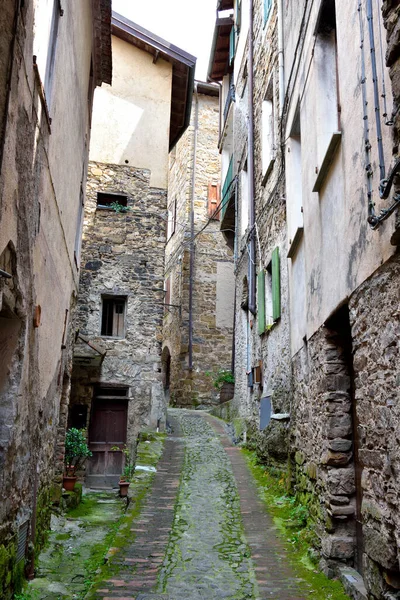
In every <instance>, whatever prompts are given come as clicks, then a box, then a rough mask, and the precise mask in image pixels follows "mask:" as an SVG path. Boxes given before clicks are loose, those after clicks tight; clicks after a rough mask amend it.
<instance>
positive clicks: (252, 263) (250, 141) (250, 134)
mask: <svg viewBox="0 0 400 600" xmlns="http://www.w3.org/2000/svg"><path fill="white" fill-rule="evenodd" d="M249 7H250V9H249V55H248V69H247V70H248V78H249V79H248V82H249V117H248V130H247V145H248V156H247V166H248V173H249V202H250V219H249V220H250V223H249V225H250V242H249V310H250V312H252V313H253V315H255V314H256V260H255V258H256V253H255V239H254V238H255V206H254V107H253V95H254V80H253V69H254V61H253V53H254V48H253V46H254V42H253V0H250V1H249Z"/></svg>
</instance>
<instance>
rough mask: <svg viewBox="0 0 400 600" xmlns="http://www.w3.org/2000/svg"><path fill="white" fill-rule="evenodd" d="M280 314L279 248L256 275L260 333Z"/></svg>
mask: <svg viewBox="0 0 400 600" xmlns="http://www.w3.org/2000/svg"><path fill="white" fill-rule="evenodd" d="M280 316H281V281H280V261H279V248H275V250H274V251H273V252H272V256H271V262H270V263H269V265H268V266H267V268H266V269H265V270H262V271H260V272H259V273H258V275H257V324H258V333H259V335H262V334H263V333H264V332H265V331H267V330H268V329H269V327H270V326H271V325H273V324H274V323H275V322H276V321H277V320H278V319H279V318H280Z"/></svg>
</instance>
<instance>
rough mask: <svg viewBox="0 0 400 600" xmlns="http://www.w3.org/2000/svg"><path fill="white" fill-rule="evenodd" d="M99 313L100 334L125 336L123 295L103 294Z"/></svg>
mask: <svg viewBox="0 0 400 600" xmlns="http://www.w3.org/2000/svg"><path fill="white" fill-rule="evenodd" d="M102 304H103V306H102V315H101V335H103V336H107V337H119V338H123V337H125V305H126V298H125V297H118V296H114V297H110V296H105V297H104V296H103V298H102Z"/></svg>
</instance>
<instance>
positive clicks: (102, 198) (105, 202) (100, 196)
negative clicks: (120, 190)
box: [97, 192, 128, 208]
mask: <svg viewBox="0 0 400 600" xmlns="http://www.w3.org/2000/svg"><path fill="white" fill-rule="evenodd" d="M113 204H114V205H115V204H118V205H119V206H122V207H124V208H125V207H127V206H128V196H125V195H124V194H114V193H113V192H97V208H113V206H112V205H113Z"/></svg>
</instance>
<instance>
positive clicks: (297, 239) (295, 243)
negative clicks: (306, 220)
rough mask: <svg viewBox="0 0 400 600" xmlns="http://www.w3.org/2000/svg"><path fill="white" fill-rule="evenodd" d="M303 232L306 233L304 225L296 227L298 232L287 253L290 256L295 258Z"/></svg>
mask: <svg viewBox="0 0 400 600" xmlns="http://www.w3.org/2000/svg"><path fill="white" fill-rule="evenodd" d="M303 234H304V227H298V228H297V229H296V233H295V234H294V237H293V240H292V241H291V243H290V245H289V250H288V253H287V257H288V258H293V256H294V255H295V254H296V250H297V247H298V245H299V244H300V242H301V239H302V237H303Z"/></svg>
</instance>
